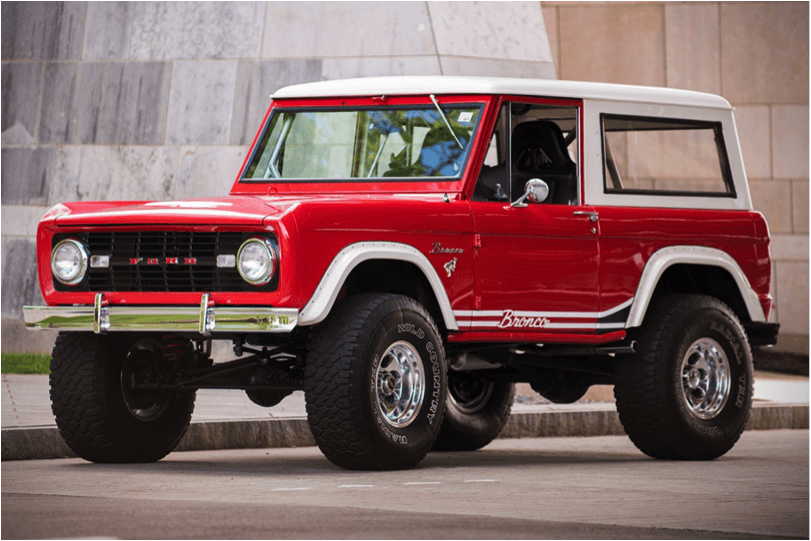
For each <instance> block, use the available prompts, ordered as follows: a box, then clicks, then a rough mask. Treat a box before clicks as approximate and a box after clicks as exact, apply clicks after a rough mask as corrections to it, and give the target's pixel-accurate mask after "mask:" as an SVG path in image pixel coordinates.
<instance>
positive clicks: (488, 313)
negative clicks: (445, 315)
mask: <svg viewBox="0 0 811 541" xmlns="http://www.w3.org/2000/svg"><path fill="white" fill-rule="evenodd" d="M633 302H634V299H633V297H632V298H630V299H628V300H627V301H625V302H624V303H622V304H619V305H617V306H615V307H614V308H610V309H608V310H605V311H603V312H526V311H522V310H515V311H514V312H513V313H514V314H515V315H516V316H519V317H548V318H553V317H557V318H566V319H599V318H601V317H608V316H611V315H614V314H616V313H617V312H619V311H621V310H624V309H625V308H628V307H629V306H631V304H632V303H633ZM453 314H454V315H455V316H456V317H500V316H503V315H504V310H454V311H453Z"/></svg>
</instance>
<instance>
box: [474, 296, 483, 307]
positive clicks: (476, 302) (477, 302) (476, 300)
mask: <svg viewBox="0 0 811 541" xmlns="http://www.w3.org/2000/svg"><path fill="white" fill-rule="evenodd" d="M473 309H474V310H481V309H482V298H481V297H474V298H473Z"/></svg>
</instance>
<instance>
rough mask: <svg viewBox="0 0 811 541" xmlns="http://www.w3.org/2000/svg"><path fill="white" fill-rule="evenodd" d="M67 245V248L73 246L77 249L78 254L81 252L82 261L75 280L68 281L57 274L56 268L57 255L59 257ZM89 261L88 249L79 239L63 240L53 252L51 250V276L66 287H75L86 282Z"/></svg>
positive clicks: (80, 258)
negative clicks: (59, 252)
mask: <svg viewBox="0 0 811 541" xmlns="http://www.w3.org/2000/svg"><path fill="white" fill-rule="evenodd" d="M66 245H67V246H73V247H74V248H76V249H77V250H78V252H79V260H80V265H79V270H78V272H77V273H76V275H75V276H74V277H73V278H69V279H66V278H64V277H63V276H61V275H60V273H59V272H57V267H56V255H57V252H58V251H59V249H60V248H61V247H62V246H66ZM89 260H90V254H89V252H88V251H87V247H86V246H85V245H84V244H82V242H81V241H79V240H77V239H74V238H67V239H63V240H61V241H59V242H57V243H56V246H54V247H53V250H51V274H52V275H53V277H54V278H55V279H56V280H57V281H58V282H59V283H61V284H65V285H66V286H75V285H77V284H79V283H81V282H82V281H83V280H84V278H85V276H86V275H87V269H88V267H89Z"/></svg>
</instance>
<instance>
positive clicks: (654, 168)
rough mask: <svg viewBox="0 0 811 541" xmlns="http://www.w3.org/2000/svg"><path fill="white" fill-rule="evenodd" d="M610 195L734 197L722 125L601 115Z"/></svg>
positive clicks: (604, 157) (605, 177)
mask: <svg viewBox="0 0 811 541" xmlns="http://www.w3.org/2000/svg"><path fill="white" fill-rule="evenodd" d="M602 126H603V160H604V167H603V174H604V190H605V192H606V193H638V194H668V195H677V196H678V195H705V196H706V195H709V196H727V197H734V196H735V190H734V187H733V185H732V182H731V178H732V175H731V173H730V171H729V165H728V161H727V157H726V148H725V146H724V140H723V132H722V130H721V124H720V123H719V122H699V121H689V120H676V119H661V118H639V117H628V116H620V115H609V114H604V115H602Z"/></svg>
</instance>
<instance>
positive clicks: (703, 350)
mask: <svg viewBox="0 0 811 541" xmlns="http://www.w3.org/2000/svg"><path fill="white" fill-rule="evenodd" d="M681 377H682V391H683V392H684V399H685V402H686V403H687V407H688V408H689V409H690V412H691V413H692V414H693V415H695V416H696V417H698V418H699V419H712V418H714V417H715V416H717V415H718V414H719V413H720V412H721V410H722V409H723V408H724V405H725V404H726V403H727V399H728V398H729V389H730V385H731V375H730V368H729V361H728V359H727V356H726V353H725V352H724V349H723V348H722V347H721V345H720V344H719V343H718V342H716V341H715V340H713V339H711V338H699V339H698V340H696V341H695V342H693V344H692V345H691V346H690V347H689V348H688V349H687V353H686V354H685V355H684V359H682V363H681Z"/></svg>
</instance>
